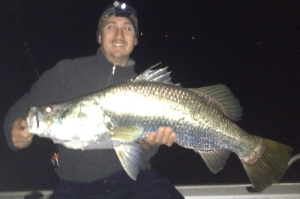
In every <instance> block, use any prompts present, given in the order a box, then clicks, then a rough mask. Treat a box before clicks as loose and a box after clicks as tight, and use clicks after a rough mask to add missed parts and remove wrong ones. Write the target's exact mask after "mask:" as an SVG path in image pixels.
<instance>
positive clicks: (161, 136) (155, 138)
mask: <svg viewBox="0 0 300 199" xmlns="http://www.w3.org/2000/svg"><path fill="white" fill-rule="evenodd" d="M175 138H176V134H175V133H174V132H173V129H172V128H171V127H160V128H159V129H158V132H151V133H149V136H148V138H147V139H145V140H141V141H140V145H142V147H144V148H145V149H150V147H151V146H160V145H162V144H165V145H167V146H169V147H170V146H172V144H173V143H174V141H175Z"/></svg>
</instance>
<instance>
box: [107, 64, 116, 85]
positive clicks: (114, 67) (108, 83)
mask: <svg viewBox="0 0 300 199" xmlns="http://www.w3.org/2000/svg"><path fill="white" fill-rule="evenodd" d="M115 71H116V65H113V67H112V71H111V74H110V76H109V78H108V81H107V86H109V85H110V81H111V78H112V76H113V75H114V74H115Z"/></svg>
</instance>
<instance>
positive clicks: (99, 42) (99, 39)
mask: <svg viewBox="0 0 300 199" xmlns="http://www.w3.org/2000/svg"><path fill="white" fill-rule="evenodd" d="M98 44H101V34H99V36H98Z"/></svg>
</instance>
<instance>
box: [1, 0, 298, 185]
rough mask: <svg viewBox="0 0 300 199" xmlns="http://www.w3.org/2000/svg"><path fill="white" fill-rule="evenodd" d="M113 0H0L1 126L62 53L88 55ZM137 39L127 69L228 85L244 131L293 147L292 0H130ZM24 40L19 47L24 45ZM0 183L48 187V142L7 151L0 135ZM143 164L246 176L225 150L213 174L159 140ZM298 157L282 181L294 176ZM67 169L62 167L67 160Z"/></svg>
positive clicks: (227, 177)
mask: <svg viewBox="0 0 300 199" xmlns="http://www.w3.org/2000/svg"><path fill="white" fill-rule="evenodd" d="M112 2H113V1H112V0H101V1H100V0H89V1H86V0H75V1H69V0H51V1H49V0H28V1H21V0H1V1H0V30H1V31H0V42H1V43H0V44H1V47H0V75H1V77H0V85H1V86H0V100H1V101H0V124H1V129H3V128H2V125H3V120H4V117H5V114H6V112H7V111H8V109H9V107H10V106H12V105H13V103H14V102H15V101H16V100H17V99H19V98H20V97H21V96H22V95H24V93H25V92H28V90H29V88H30V86H31V85H32V83H33V82H34V81H36V79H37V77H36V73H35V72H34V70H33V68H34V67H36V69H37V70H38V74H39V75H40V74H42V73H43V72H44V71H46V70H47V69H49V68H51V67H52V66H53V65H54V64H55V63H56V62H58V61H59V60H62V59H67V58H71V59H72V58H77V57H81V56H88V55H93V54H95V53H96V50H97V48H98V44H97V42H96V35H95V34H96V29H97V22H98V18H99V15H100V13H101V12H102V10H103V9H104V8H105V7H106V6H107V5H109V4H110V3H112ZM127 3H129V4H130V5H132V6H133V7H135V8H136V10H137V13H138V19H139V31H140V32H142V35H140V37H139V44H138V46H137V47H136V48H135V50H134V52H133V53H132V56H131V57H132V58H133V59H135V60H136V62H137V65H136V71H137V72H138V73H140V72H142V71H143V70H144V69H146V68H148V67H149V66H151V65H153V64H155V63H157V62H162V66H169V70H170V71H172V74H171V76H172V78H173V82H175V83H181V84H182V86H184V87H194V88H196V87H202V86H208V85H213V84H225V85H227V86H228V87H229V88H230V89H231V90H232V92H233V93H234V94H235V96H236V97H237V98H238V99H239V100H240V103H241V105H242V107H243V113H244V114H243V120H242V121H240V122H238V123H237V124H238V125H239V126H241V127H242V128H243V129H244V130H246V131H247V132H249V133H251V134H255V135H259V136H262V137H265V138H269V139H272V140H276V141H280V142H282V143H285V144H288V145H290V146H292V147H293V148H294V152H293V154H296V153H300V136H299V134H300V122H299V119H300V108H299V102H300V91H299V87H300V25H299V24H300V13H299V10H300V1H297V0H295V1H279V0H273V1H261V0H257V1H216V0H210V1H207V0H178V1H168V0H165V1H161V0H160V1H157V0H148V1H144V0H139V1H138V0H136V1H133V0H132V1H127ZM24 43H25V44H26V46H25V45H24ZM0 147H1V148H0V190H33V189H50V188H53V187H54V186H55V183H56V182H57V177H56V174H55V171H54V169H53V168H52V166H51V164H50V157H51V155H52V153H53V151H54V150H55V146H54V145H53V144H52V142H51V141H49V140H47V139H41V138H38V139H36V140H35V142H34V143H33V144H32V145H31V146H30V147H29V148H27V149H24V150H22V151H19V152H13V151H11V150H10V149H8V147H7V145H6V140H5V138H4V135H3V133H1V134H0ZM152 165H153V167H154V168H155V169H157V171H158V172H159V173H160V174H162V175H164V176H167V177H169V179H170V180H171V181H172V182H173V183H174V184H177V185H179V184H237V183H249V181H248V179H247V176H246V174H245V172H244V170H243V166H242V164H241V163H240V162H239V160H238V158H237V156H236V155H234V154H232V155H230V157H229V160H228V161H227V164H226V166H225V168H224V169H223V170H222V171H221V172H220V173H219V174H217V175H215V174H212V173H211V172H210V171H209V170H208V168H207V167H206V165H205V164H204V163H203V161H202V159H201V158H200V156H198V155H197V154H196V153H195V152H193V151H192V150H188V149H183V148H181V147H179V146H176V145H173V146H172V147H170V148H168V147H161V148H160V151H159V153H158V154H157V155H156V156H155V157H153V159H152ZM299 166H300V161H298V162H296V163H295V164H294V165H292V166H291V168H290V169H289V170H288V171H287V173H286V176H285V177H284V178H283V179H282V182H300V171H299ZM70 169H71V168H70Z"/></svg>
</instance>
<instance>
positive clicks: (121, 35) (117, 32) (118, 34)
mask: <svg viewBox="0 0 300 199" xmlns="http://www.w3.org/2000/svg"><path fill="white" fill-rule="evenodd" d="M123 36H124V35H123V30H122V28H118V29H117V30H116V37H117V38H118V39H121V38H123Z"/></svg>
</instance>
